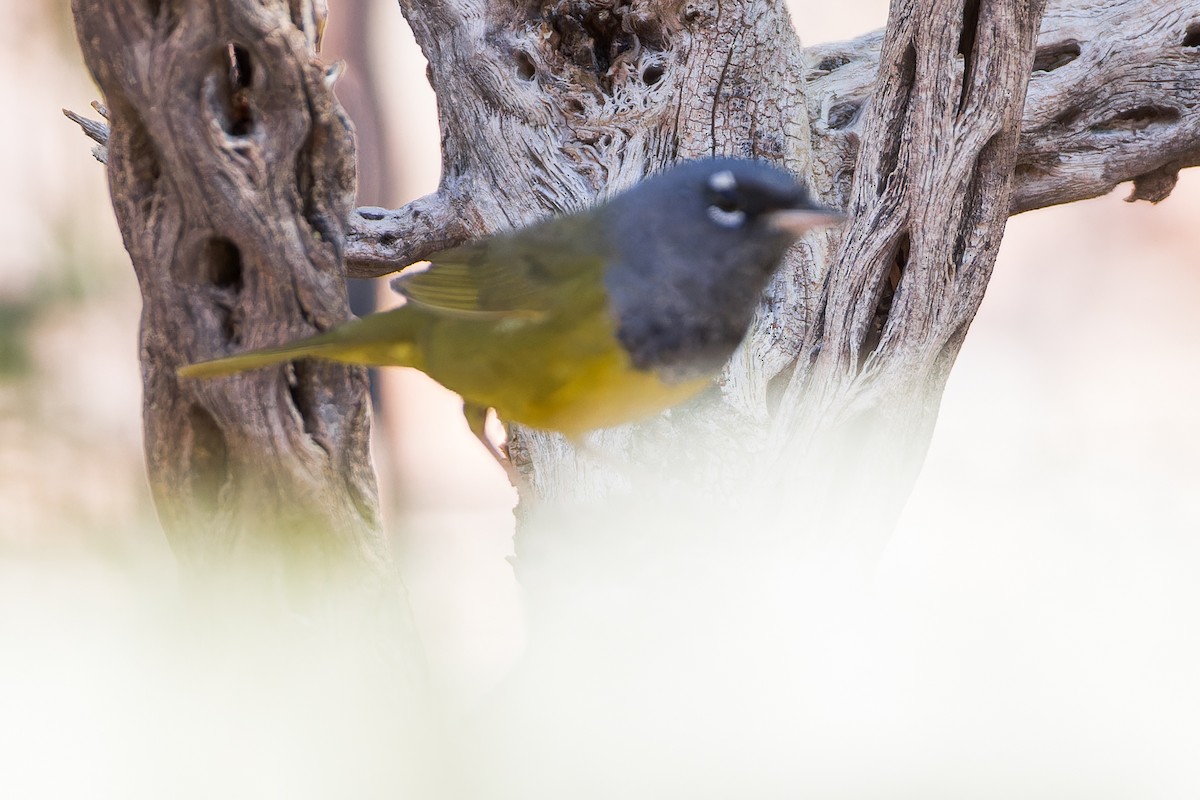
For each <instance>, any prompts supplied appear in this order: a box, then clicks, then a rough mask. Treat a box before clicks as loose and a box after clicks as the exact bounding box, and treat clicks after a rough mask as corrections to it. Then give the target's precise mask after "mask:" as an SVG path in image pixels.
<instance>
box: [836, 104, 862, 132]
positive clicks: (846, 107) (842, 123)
mask: <svg viewBox="0 0 1200 800" xmlns="http://www.w3.org/2000/svg"><path fill="white" fill-rule="evenodd" d="M861 110H862V103H861V102H859V101H858V100H853V101H851V102H848V103H838V104H837V105H836V106H834V107H833V108H831V109H829V127H830V128H832V129H834V130H835V131H840V130H843V129H845V128H849V127H850V126H851V125H853V124H854V123H855V122H857V121H858V114H859V112H860V111H861Z"/></svg>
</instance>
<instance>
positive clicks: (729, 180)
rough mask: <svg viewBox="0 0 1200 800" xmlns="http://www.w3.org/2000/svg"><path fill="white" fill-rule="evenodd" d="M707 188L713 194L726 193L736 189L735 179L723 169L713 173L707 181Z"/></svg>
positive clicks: (731, 173)
mask: <svg viewBox="0 0 1200 800" xmlns="http://www.w3.org/2000/svg"><path fill="white" fill-rule="evenodd" d="M708 188H710V189H712V190H713V191H714V192H728V191H731V190H733V189H736V188H737V178H735V177H733V172H732V171H730V170H727V169H723V170H721V171H720V172H714V173H713V174H712V175H711V176H709V179H708Z"/></svg>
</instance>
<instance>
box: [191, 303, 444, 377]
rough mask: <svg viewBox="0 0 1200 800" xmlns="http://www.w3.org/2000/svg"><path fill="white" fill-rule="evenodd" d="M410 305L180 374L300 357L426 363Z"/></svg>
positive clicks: (225, 371)
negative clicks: (419, 344)
mask: <svg viewBox="0 0 1200 800" xmlns="http://www.w3.org/2000/svg"><path fill="white" fill-rule="evenodd" d="M417 317H418V315H417V314H414V313H412V309H411V308H410V307H407V306H401V307H400V308H396V309H393V310H391V311H384V312H382V313H379V314H371V315H370V316H367V317H363V318H362V319H357V320H354V321H352V322H347V323H346V324H345V325H341V326H339V327H337V328H334V329H333V330H331V331H327V332H325V333H320V334H317V335H316V336H310V337H308V338H306V339H298V340H296V341H294V342H289V343H288V344H284V345H280V346H278V347H264V348H262V349H260V350H250V351H248V352H245V353H238V354H236V355H232V356H225V357H224V358H215V359H213V360H211V361H200V362H197V363H195V364H188V365H187V366H184V367H180V368H179V377H181V378H216V377H220V376H222V375H232V374H234V373H236V372H244V371H246V370H250V369H258V368H260V367H269V366H271V365H273V364H281V363H283V362H285V361H293V360H295V359H298V358H323V359H327V360H329V361H341V362H343V363H346V364H364V365H367V366H374V367H385V366H398V367H416V368H418V369H420V368H421V358H420V352H419V348H418V347H417V344H416V340H417V336H416V334H417V333H418V330H419V326H420V323H421V320H419V319H418V318H417Z"/></svg>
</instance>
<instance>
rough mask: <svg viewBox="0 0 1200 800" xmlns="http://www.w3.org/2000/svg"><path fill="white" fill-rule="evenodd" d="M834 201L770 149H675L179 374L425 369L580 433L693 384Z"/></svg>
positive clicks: (710, 374)
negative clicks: (377, 308)
mask: <svg viewBox="0 0 1200 800" xmlns="http://www.w3.org/2000/svg"><path fill="white" fill-rule="evenodd" d="M841 219H842V214H841V213H839V212H837V211H835V210H833V209H830V208H824V207H822V206H820V205H818V204H816V203H815V202H813V200H812V199H811V198H810V196H809V194H808V192H807V191H806V190H805V188H804V186H803V185H802V184H801V183H800V182H799V181H797V179H796V178H795V177H793V176H792V175H791V174H789V173H787V172H784V171H782V170H780V169H777V168H775V167H772V166H770V165H768V164H765V163H762V162H756V161H746V160H739V159H726V158H721V159H707V160H701V161H690V162H684V163H681V164H678V165H676V166H674V167H672V168H670V169H668V170H666V171H665V172H662V173H660V174H657V175H654V176H652V177H650V178H647V179H646V180H644V181H642V182H641V183H639V184H638V185H636V186H635V187H633V188H632V189H630V190H629V191H627V192H625V193H623V194H620V195H618V196H616V197H614V198H613V199H611V200H609V201H608V202H606V203H603V204H601V205H599V206H596V207H594V208H592V209H589V210H587V211H583V212H581V213H577V214H572V215H569V216H563V217H557V218H553V219H550V220H547V221H544V222H541V223H538V224H535V225H531V226H529V227H527V228H523V229H521V230H517V231H513V232H508V233H501V234H497V235H494V236H489V237H487V238H484V239H480V240H478V241H475V242H472V243H470V244H466V245H463V246H461V247H456V248H453V249H451V250H446V251H444V252H441V253H437V254H435V255H432V256H430V258H429V267H428V269H425V270H419V269H415V268H413V267H410V268H408V269H406V270H404V271H403V272H401V274H400V276H399V277H398V278H396V280H395V281H394V282H393V284H392V285H393V287H394V288H395V289H396V290H397V291H398V292H400V294H402V295H403V296H404V297H405V298H406V299H407V302H406V303H405V304H404V305H402V306H400V307H399V308H396V309H393V310H391V311H385V312H381V313H378V314H371V315H369V316H366V317H363V318H362V319H358V320H354V321H351V322H347V323H346V324H344V325H341V326H339V327H337V328H334V329H332V330H330V331H327V332H325V333H321V334H318V335H316V336H311V337H308V338H305V339H300V340H297V341H294V342H291V343H288V344H284V345H282V346H279V347H271V348H266V349H261V350H252V351H249V352H245V353H239V354H236V355H231V356H227V357H224V358H218V359H215V360H212V361H203V362H200V363H196V364H191V365H189V366H185V367H183V368H181V369H180V370H179V375H180V376H182V377H185V378H200V377H212V376H219V375H227V374H230V373H234V372H240V371H242V370H248V369H255V368H258V367H265V366H269V365H272V364H277V363H280V362H285V361H290V360H293V359H298V358H323V359H329V360H333V361H341V362H346V363H351V364H367V365H372V366H401V367H412V368H414V369H419V370H421V371H422V372H424V373H426V374H427V375H429V377H431V378H433V379H434V380H436V381H437V382H438V383H441V384H442V385H444V386H445V387H446V388H448V389H451V390H452V391H454V392H457V393H458V394H459V395H461V396H462V398H463V401H464V408H463V412H464V415H465V416H466V417H467V421H468V423H469V424H470V426H471V430H472V431H473V432H474V433H475V434H476V436H478V437H479V438H480V440H481V441H482V442H483V443H484V444H485V445H487V446H488V447H489V449H491V450H492V451H493V453H495V452H496V450H495V448H494V446H493V445H491V443H490V441H489V440H488V439H487V438H486V436H485V435H484V433H483V423H484V418H485V415H486V413H487V410H488V409H489V408H492V409H495V411H496V414H497V415H498V416H499V417H500V418H501V419H502V420H504V421H506V422H518V423H522V424H524V425H528V426H531V427H534V428H541V429H544V430H550V431H558V432H560V433H563V434H565V435H567V436H568V437H573V438H577V437H579V436H581V435H582V434H584V433H586V432H588V431H591V430H594V429H597V428H605V427H610V426H614V425H618V424H622V423H626V422H633V421H636V420H639V419H643V418H646V417H648V416H651V415H653V414H655V413H657V412H659V411H662V410H664V409H666V408H668V407H670V406H673V405H676V404H678V403H680V402H682V401H684V400H686V399H688V398H690V397H692V396H693V395H695V394H697V393H698V392H700V391H701V390H702V389H704V387H706V386H707V385H708V384H709V383H710V381H711V380H712V379H713V378H714V377H715V376H716V374H717V372H718V371H719V370H720V369H721V367H722V366H723V365H724V364H725V362H726V361H728V359H729V357H730V356H731V355H732V354H733V351H734V350H735V349H736V348H737V346H738V345H739V344H740V343H741V341H742V339H743V338H744V337H745V335H746V331H747V329H748V328H749V325H750V320H751V317H752V315H753V313H754V308H755V306H756V304H757V303H758V300H759V297H760V295H761V294H762V291H763V289H764V287H765V286H766V284H767V281H768V280H769V279H770V277H771V275H772V274H773V273H774V272H775V270H776V269H777V268H778V266H779V263H780V261H781V259H782V257H783V254H784V252H785V251H786V250H787V248H788V247H789V246H790V245H791V244H792V243H793V242H794V241H795V240H796V238H797V237H798V236H800V235H801V234H803V233H804V232H806V231H808V230H811V229H812V228H815V227H818V226H824V225H830V224H834V223H836V222H838V221H840V220H841Z"/></svg>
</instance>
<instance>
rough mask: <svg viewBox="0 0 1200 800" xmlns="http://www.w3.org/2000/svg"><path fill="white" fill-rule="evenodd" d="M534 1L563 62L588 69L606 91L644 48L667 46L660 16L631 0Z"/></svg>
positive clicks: (553, 45)
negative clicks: (601, 0)
mask: <svg viewBox="0 0 1200 800" xmlns="http://www.w3.org/2000/svg"><path fill="white" fill-rule="evenodd" d="M533 5H534V6H535V7H536V6H538V5H540V6H542V8H541V11H540V15H539V17H540V18H539V22H544V23H545V24H548V25H549V27H550V29H551V31H552V34H551V35H550V37H549V38H548V39H547V43H548V44H549V46H550V47H551V48H552V49H553V50H554V51H555V52H556V53H557V54H558V55H559V56H560V57H561V58H562V59H563V60H565V61H566V62H567V63H569V64H573V65H574V66H575V67H577V68H579V69H580V70H583V71H584V72H586V73H590V74H591V78H592V79H593V80H594V81H595V82H596V84H597V85H599V87H600V88H601V89H602V90H603V91H605V92H607V91H610V90H611V89H612V84H613V82H614V80H617V81H620V80H622V79H623V76H626V75H629V74H630V73H629V66H630V65H633V64H636V63H637V60H638V58H639V57H640V56H641V54H642V53H644V52H647V51H649V52H661V51H663V50H664V49H665V48H666V46H667V32H666V30H665V29H664V25H663V21H662V19H661V15H660V14H659V13H656V12H652V11H648V10H646V9H644V8H642V7H641V4H639V3H636V2H633V1H632V0H605V2H594V0H558V2H555V3H539V4H533ZM685 15H686V12H685ZM661 77H662V75H661V73H660V74H659V78H661ZM643 79H644V78H643ZM652 82H653V81H651V82H648V83H652Z"/></svg>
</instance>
